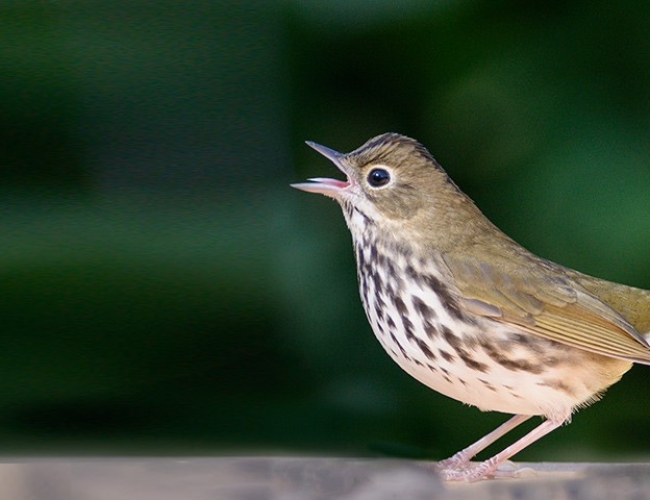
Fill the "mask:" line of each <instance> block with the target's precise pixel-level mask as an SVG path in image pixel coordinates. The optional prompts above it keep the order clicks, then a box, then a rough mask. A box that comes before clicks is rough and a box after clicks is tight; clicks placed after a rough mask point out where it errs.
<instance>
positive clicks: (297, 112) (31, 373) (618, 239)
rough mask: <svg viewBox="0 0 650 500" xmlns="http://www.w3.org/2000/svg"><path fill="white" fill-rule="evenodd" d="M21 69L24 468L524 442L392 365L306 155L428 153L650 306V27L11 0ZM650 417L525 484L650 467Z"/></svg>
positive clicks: (622, 387)
mask: <svg viewBox="0 0 650 500" xmlns="http://www.w3.org/2000/svg"><path fill="white" fill-rule="evenodd" d="M0 68H2V77H1V78H0V102H1V104H2V113H0V179H1V182H0V207H1V208H0V227H2V232H1V235H2V236H1V240H0V241H1V242H2V243H1V246H0V269H1V273H2V279H0V296H1V297H2V300H1V301H0V326H1V328H0V335H1V339H2V342H1V344H0V346H1V348H0V453H2V454H13V453H35V454H43V453H80V452H81V453H101V454H103V453H111V454H143V453H144V454H151V453H153V454H166V453H185V454H214V453H253V452H262V453H275V452H282V453H332V454H354V455H391V456H409V457H436V458H441V457H444V456H447V455H450V454H451V453H453V452H455V451H457V450H458V449H460V448H461V447H463V446H465V445H466V444H468V443H470V442H472V441H473V440H474V439H476V438H478V437H479V436H481V435H482V434H484V433H485V432H487V431H489V430H491V428H493V427H495V426H496V425H497V424H498V423H500V422H502V421H503V420H505V418H506V416H504V415H499V414H484V413H480V412H479V411H478V410H476V409H473V408H468V407H465V406H463V405H461V404H460V403H458V402H455V401H452V400H449V399H447V398H445V397H443V396H441V395H438V394H436V393H434V392H432V391H430V390H428V389H427V388H425V387H424V386H421V385H420V384H418V383H417V382H415V381H414V380H412V379H410V378H409V376H408V375H406V374H405V373H403V372H402V371H401V370H400V369H399V368H398V367H397V366H396V365H394V364H393V363H392V362H391V361H390V360H389V358H388V357H387V356H386V355H385V354H384V353H383V352H382V350H381V347H380V346H379V344H378V342H376V341H375V339H374V337H373V335H372V332H371V330H370V328H369V326H368V325H367V323H366V321H365V318H364V316H363V312H362V309H361V305H360V301H359V299H358V297H357V291H356V278H355V271H354V263H353V258H352V252H351V251H350V238H349V235H348V233H347V230H346V228H345V224H344V222H343V218H342V216H341V214H340V211H339V208H338V207H337V206H336V204H335V203H333V202H332V201H331V200H327V199H325V198H323V197H315V196H309V195H306V194H305V193H301V192H298V191H294V190H291V189H290V188H289V187H288V184H289V183H290V182H295V181H300V180H302V179H304V178H305V177H308V176H313V175H335V174H334V172H335V170H334V168H333V167H332V166H331V165H330V164H328V163H327V161H326V160H324V159H322V158H321V157H319V156H318V155H317V154H316V153H314V152H313V151H311V150H310V149H309V148H307V147H306V146H304V144H303V141H304V140H305V139H311V140H315V141H317V142H320V143H322V144H326V145H328V146H330V147H332V148H335V149H338V150H341V151H348V150H351V149H353V148H356V147H357V146H359V145H360V144H362V143H363V142H364V141H365V140H366V139H368V138H369V137H371V136H373V135H375V134H378V133H382V132H386V131H396V132H401V133H404V134H408V135H411V136H413V137H416V138H417V139H419V140H420V141H422V142H423V143H424V144H425V145H426V146H427V147H428V148H429V149H430V150H431V151H432V153H433V154H434V155H435V156H436V158H437V159H438V160H439V161H440V162H441V163H442V164H443V166H445V168H446V169H447V170H448V172H449V173H450V174H451V176H452V177H453V178H454V179H455V181H456V182H457V183H458V184H459V185H460V186H461V187H462V188H463V189H464V190H465V191H466V192H467V193H468V194H470V195H471V196H472V197H473V198H474V199H475V200H476V202H477V203H478V205H479V206H480V207H481V208H482V209H483V211H484V212H485V213H486V214H487V215H488V216H489V217H490V218H491V219H492V220H493V221H494V222H496V223H497V225H499V226H500V227H501V228H502V229H504V230H505V231H506V232H507V233H509V234H510V235H511V236H513V237H514V238H515V239H516V240H518V241H519V242H521V243H522V244H524V245H525V246H527V247H528V248H529V249H531V250H533V251H534V252H536V253H538V254H540V255H542V256H544V257H547V258H550V259H552V260H556V261H558V262H561V263H563V264H565V265H568V266H571V267H574V268H577V269H579V270H581V271H584V272H587V273H590V274H594V275H598V276H602V277H605V278H608V279H612V280H617V281H621V282H625V283H628V284H632V285H637V286H641V287H646V288H650V258H649V257H648V255H649V249H650V215H649V214H650V3H648V2H645V1H641V0H637V1H623V2H615V3H614V2H603V1H597V2H593V1H589V2H587V1H563V2H557V1H551V2H548V1H547V2H514V1H494V0H490V1H488V0H448V1H431V2H429V1H416V0H410V1H401V2H397V1H389V0H380V1H373V2H370V1H367V0H335V1H330V2H321V1H317V0H309V1H283V2H280V1H267V2H258V1H251V0H245V1H234V0H233V1H212V2H208V1H187V2H173V1H171V0H162V1H158V2H138V1H125V0H117V1H113V2H94V1H87V2H72V1H65V0H61V1H57V2H40V1H38V2H37V1H21V2H11V1H9V2H4V3H3V4H2V6H0ZM649 394H650V370H649V369H648V368H644V367H635V368H634V369H633V370H632V372H631V373H629V374H628V375H627V376H626V377H625V378H624V379H623V381H622V382H621V383H619V384H618V385H616V386H615V387H613V388H612V389H611V390H610V391H609V393H608V394H607V396H606V397H605V398H604V400H603V401H602V402H600V403H598V404H597V405H596V406H594V407H591V408H589V409H586V410H584V411H582V412H580V413H578V414H577V416H576V417H575V419H574V422H573V424H572V425H571V426H570V427H568V428H566V427H565V428H562V429H559V430H558V431H556V432H555V433H553V434H551V435H550V436H548V437H547V438H545V439H544V440H542V441H541V442H540V443H538V444H536V445H535V446H532V447H531V448H530V449H528V450H526V451H525V452H523V453H522V454H521V455H520V457H518V458H520V459H528V460H541V459H544V460H561V459H566V460H582V459H590V460H600V459H603V460H612V459H620V458H638V457H643V456H645V455H647V453H648V450H650V431H649V430H648V429H650V410H649V409H648V408H649V407H648V395H649ZM531 424H532V423H531ZM510 439H511V438H510Z"/></svg>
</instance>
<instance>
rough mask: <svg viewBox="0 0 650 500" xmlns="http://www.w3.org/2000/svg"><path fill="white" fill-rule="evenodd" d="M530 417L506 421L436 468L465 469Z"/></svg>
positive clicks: (517, 417) (518, 417)
mask: <svg viewBox="0 0 650 500" xmlns="http://www.w3.org/2000/svg"><path fill="white" fill-rule="evenodd" d="M530 417H531V415H515V416H514V417H512V418H511V419H509V420H508V421H506V422H504V423H503V424H501V425H500V426H499V427H497V428H496V429H494V430H493V431H492V432H490V433H489V434H486V435H485V436H483V437H482V438H481V439H479V440H478V441H476V442H475V443H474V444H471V445H469V446H468V447H467V448H465V449H464V450H461V451H459V452H458V453H456V454H455V455H453V456H451V457H449V458H447V459H445V460H441V461H440V462H438V466H439V467H441V468H444V469H459V468H462V467H465V466H466V465H467V464H468V463H469V461H470V460H471V459H472V458H474V457H475V456H476V455H477V454H479V453H480V452H481V451H483V450H484V449H485V448H487V447H488V446H490V445H491V444H492V443H494V442H495V441H496V440H497V439H499V438H501V437H503V436H505V435H506V434H507V433H508V432H510V431H511V430H512V429H514V428H515V427H517V426H518V425H519V424H523V423H524V422H525V421H526V420H528V419H529V418H530Z"/></svg>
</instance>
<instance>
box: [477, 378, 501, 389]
mask: <svg viewBox="0 0 650 500" xmlns="http://www.w3.org/2000/svg"><path fill="white" fill-rule="evenodd" d="M478 381H479V382H481V383H482V384H483V385H484V386H485V387H487V388H488V389H490V390H491V391H493V392H497V390H496V388H495V387H494V386H493V385H492V384H491V383H490V382H488V381H487V380H483V379H482V378H480V379H478Z"/></svg>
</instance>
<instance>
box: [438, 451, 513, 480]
mask: <svg viewBox="0 0 650 500" xmlns="http://www.w3.org/2000/svg"><path fill="white" fill-rule="evenodd" d="M453 458H454V457H451V459H447V460H443V461H441V462H438V464H437V466H436V472H437V473H438V474H439V475H440V477H441V478H442V479H443V480H445V481H464V482H469V483H472V482H474V481H480V480H481V479H491V478H501V477H516V476H517V470H516V469H514V468H504V469H499V468H498V467H499V465H500V464H499V463H496V462H494V461H492V460H486V461H484V462H466V463H465V464H463V465H461V466H460V467H454V466H451V465H448V464H449V462H450V461H451V460H452V459H453Z"/></svg>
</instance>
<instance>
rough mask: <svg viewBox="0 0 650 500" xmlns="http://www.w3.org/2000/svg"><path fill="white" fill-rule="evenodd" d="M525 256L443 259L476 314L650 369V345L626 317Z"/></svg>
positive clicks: (554, 267) (555, 269)
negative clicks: (649, 365)
mask: <svg viewBox="0 0 650 500" xmlns="http://www.w3.org/2000/svg"><path fill="white" fill-rule="evenodd" d="M484 257H485V256H484ZM522 257H523V256H522V255H520V254H514V255H511V256H508V258H507V259H506V258H503V259H500V260H499V259H497V260H496V262H495V261H494V258H493V257H492V258H490V259H489V260H490V262H491V263H490V264H486V261H487V259H485V258H478V257H477V256H476V255H472V254H444V255H443V259H444V261H445V263H446V264H447V266H448V267H449V270H450V271H451V274H452V276H453V277H454V279H455V281H456V284H457V287H458V291H459V293H460V295H461V302H460V303H461V305H462V304H468V305H470V307H469V310H470V311H471V312H473V313H474V314H479V315H483V316H485V317H490V318H492V319H494V320H496V321H501V322H503V323H510V324H513V325H517V326H519V327H520V328H522V329H523V330H525V331H527V332H530V333H533V334H535V335H539V336H541V337H544V338H547V339H549V340H554V341H557V342H560V343H563V344H566V345H570V346H572V347H577V348H580V349H585V350H588V351H591V352H594V353H598V354H602V355H605V356H610V357H616V358H621V359H626V360H630V361H636V362H640V363H645V364H650V345H648V343H647V342H646V340H645V339H644V337H643V336H641V335H640V334H639V332H638V331H637V330H636V329H635V328H634V327H633V326H632V325H631V324H630V323H629V322H628V321H627V320H626V319H625V318H624V317H623V316H621V315H620V314H619V313H618V312H616V311H615V310H614V309H613V308H612V307H610V306H609V305H608V304H606V303H605V302H603V301H602V300H600V299H599V298H598V297H596V296H594V295H592V294H591V293H590V292H589V291H588V290H587V289H586V288H584V287H583V286H581V285H580V284H579V283H578V282H576V281H575V280H573V279H572V277H571V276H569V274H567V273H566V272H565V269H564V268H563V267H561V266H558V265H556V264H553V263H552V262H549V261H546V260H543V259H540V258H538V257H535V256H534V255H532V254H530V255H528V256H525V257H526V258H525V259H522ZM531 259H532V261H531ZM479 262H480V264H479ZM513 264H519V265H514V266H513ZM482 312H483V313H482Z"/></svg>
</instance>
